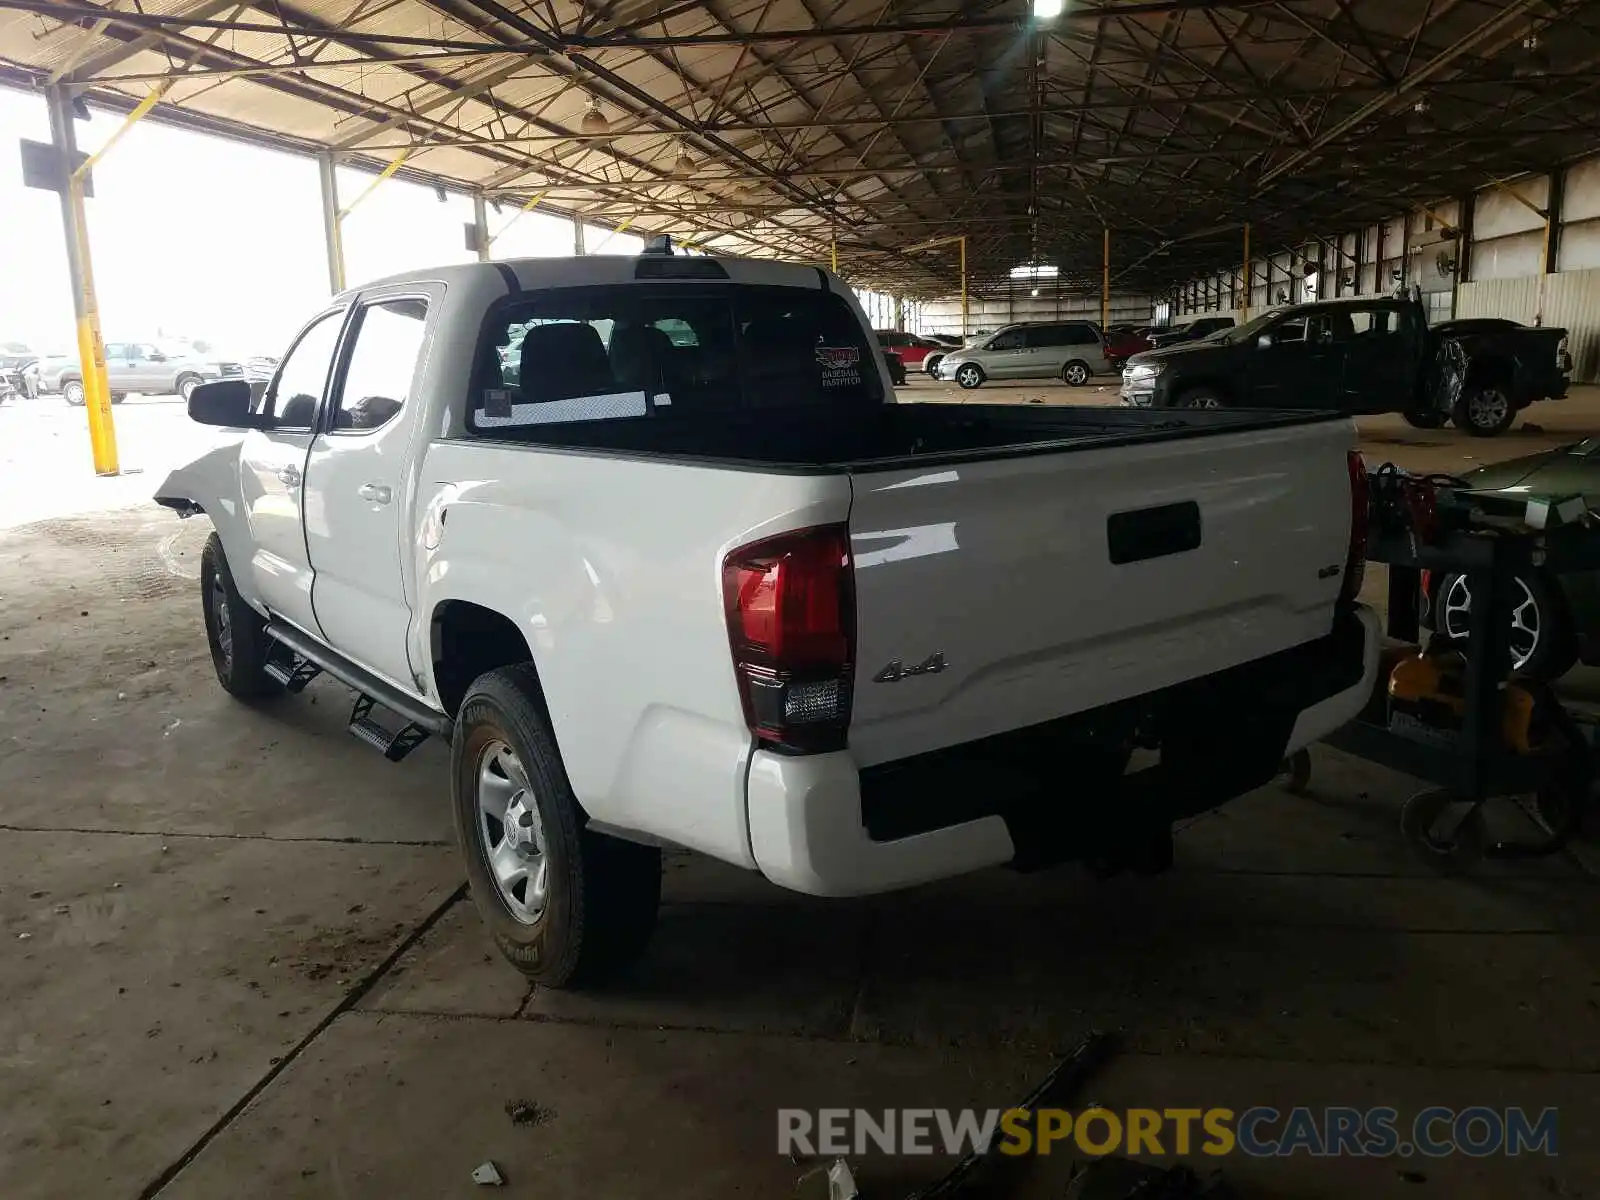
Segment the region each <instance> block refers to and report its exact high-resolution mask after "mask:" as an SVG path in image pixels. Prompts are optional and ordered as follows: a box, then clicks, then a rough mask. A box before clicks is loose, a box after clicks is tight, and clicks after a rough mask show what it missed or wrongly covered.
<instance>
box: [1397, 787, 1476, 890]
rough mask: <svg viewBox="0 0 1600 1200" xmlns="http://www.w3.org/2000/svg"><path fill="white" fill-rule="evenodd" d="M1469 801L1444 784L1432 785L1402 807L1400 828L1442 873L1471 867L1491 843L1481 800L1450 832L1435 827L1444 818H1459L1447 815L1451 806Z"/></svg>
mask: <svg viewBox="0 0 1600 1200" xmlns="http://www.w3.org/2000/svg"><path fill="white" fill-rule="evenodd" d="M1466 803H1468V802H1467V801H1465V800H1458V799H1456V797H1455V796H1454V794H1453V793H1451V792H1449V791H1447V790H1445V789H1444V788H1433V789H1431V790H1430V791H1426V792H1418V793H1417V794H1416V795H1415V796H1413V797H1411V799H1409V800H1407V801H1406V803H1405V807H1403V808H1402V809H1401V810H1400V832H1401V833H1402V834H1403V835H1404V836H1405V839H1406V843H1407V844H1408V845H1409V846H1410V847H1411V851H1412V853H1413V854H1415V855H1416V856H1417V858H1418V859H1420V860H1421V861H1422V862H1423V863H1425V864H1426V865H1427V866H1429V867H1431V868H1432V869H1433V870H1435V871H1437V872H1439V873H1440V874H1441V875H1459V874H1461V873H1462V872H1463V871H1468V870H1471V869H1472V868H1473V867H1474V866H1476V865H1477V864H1478V862H1479V861H1480V860H1481V859H1482V858H1483V852H1484V848H1485V847H1486V846H1487V845H1488V841H1489V828H1488V823H1487V822H1486V821H1485V820H1484V818H1483V805H1482V804H1474V805H1473V806H1472V808H1471V809H1470V810H1469V811H1468V812H1467V813H1466V815H1465V816H1463V817H1461V818H1460V819H1459V821H1458V822H1457V823H1456V825H1455V828H1454V829H1453V830H1450V832H1449V833H1448V834H1441V833H1439V832H1438V831H1436V830H1435V828H1434V827H1435V826H1436V825H1437V824H1439V822H1440V819H1441V818H1444V820H1445V822H1446V824H1448V823H1449V822H1450V821H1453V820H1455V819H1456V818H1455V817H1454V815H1453V814H1450V815H1447V813H1448V810H1449V809H1451V808H1452V807H1455V806H1458V805H1461V804H1466Z"/></svg>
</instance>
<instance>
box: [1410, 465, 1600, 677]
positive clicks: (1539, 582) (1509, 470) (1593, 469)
mask: <svg viewBox="0 0 1600 1200" xmlns="http://www.w3.org/2000/svg"><path fill="white" fill-rule="evenodd" d="M1462 479H1463V481H1464V482H1465V483H1467V484H1468V485H1469V486H1470V487H1472V488H1474V489H1478V490H1484V491H1488V490H1493V491H1502V490H1505V489H1509V488H1515V489H1516V495H1517V498H1518V499H1519V500H1521V499H1527V500H1535V499H1539V498H1541V497H1548V498H1550V499H1564V498H1566V497H1568V496H1582V497H1583V498H1584V500H1585V501H1586V502H1587V504H1588V506H1589V508H1590V510H1591V511H1600V438H1588V439H1587V440H1585V441H1581V442H1577V443H1575V444H1573V445H1570V446H1562V447H1560V448H1559V449H1556V450H1547V451H1545V452H1543V453H1541V454H1529V455H1525V456H1523V457H1522V458H1513V459H1510V460H1508V461H1506V462H1501V463H1494V464H1493V465H1491V466H1487V467H1479V468H1478V469H1477V470H1476V471H1471V472H1469V473H1467V474H1466V475H1464V476H1462ZM1422 594H1423V600H1424V607H1423V616H1424V621H1425V623H1426V624H1427V625H1428V626H1429V627H1430V628H1432V629H1435V630H1437V631H1438V632H1440V633H1442V634H1444V635H1445V636H1446V637H1448V638H1450V640H1452V641H1463V642H1464V641H1466V638H1467V631H1468V628H1469V623H1470V620H1471V614H1472V589H1471V587H1470V586H1469V585H1468V583H1467V578H1466V576H1464V575H1455V574H1437V573H1431V572H1424V573H1423V577H1422ZM1512 603H1513V606H1514V607H1513V609H1512V617H1511V654H1512V664H1513V666H1514V667H1515V669H1516V670H1518V671H1520V672H1522V673H1523V674H1524V675H1529V676H1532V677H1533V678H1535V679H1555V678H1557V677H1559V676H1561V675H1563V674H1565V673H1566V672H1567V671H1568V670H1569V669H1570V668H1571V667H1572V665H1573V663H1575V662H1578V661H1582V662H1584V663H1588V664H1591V665H1596V664H1600V573H1597V572H1584V571H1579V572H1574V573H1571V574H1560V575H1554V574H1547V573H1545V572H1543V571H1539V570H1534V571H1532V572H1530V573H1528V574H1527V575H1524V576H1520V577H1518V579H1517V584H1516V590H1515V597H1514V599H1513V601H1512Z"/></svg>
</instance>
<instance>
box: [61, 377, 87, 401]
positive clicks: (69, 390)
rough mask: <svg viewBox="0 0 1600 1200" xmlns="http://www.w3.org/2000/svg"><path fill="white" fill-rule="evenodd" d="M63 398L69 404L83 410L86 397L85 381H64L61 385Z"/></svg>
mask: <svg viewBox="0 0 1600 1200" xmlns="http://www.w3.org/2000/svg"><path fill="white" fill-rule="evenodd" d="M61 396H62V398H63V399H64V400H66V402H67V403H68V404H71V405H73V406H74V407H77V408H82V407H83V401H84V396H85V392H84V390H83V380H81V379H68V380H66V381H64V382H63V383H62V385H61Z"/></svg>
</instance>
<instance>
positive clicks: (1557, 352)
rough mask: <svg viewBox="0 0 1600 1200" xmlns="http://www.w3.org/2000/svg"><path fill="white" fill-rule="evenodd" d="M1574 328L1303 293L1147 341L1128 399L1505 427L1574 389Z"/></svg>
mask: <svg viewBox="0 0 1600 1200" xmlns="http://www.w3.org/2000/svg"><path fill="white" fill-rule="evenodd" d="M1566 337H1567V331H1566V330H1564V329H1550V328H1544V327H1530V326H1526V325H1518V324H1517V323H1516V322H1515V321H1502V320H1491V319H1483V320H1461V321H1447V322H1444V323H1443V324H1440V325H1436V326H1434V327H1433V328H1431V329H1430V328H1429V327H1428V323H1427V315H1426V312H1425V310H1424V309H1423V307H1422V305H1421V304H1420V303H1419V302H1418V300H1417V299H1416V298H1415V297H1413V298H1411V299H1404V298H1398V297H1397V298H1383V297H1376V296H1374V297H1364V298H1361V299H1354V300H1333V301H1327V302H1324V303H1319V304H1301V305H1296V306H1294V307H1292V308H1284V309H1279V310H1277V311H1274V312H1269V313H1266V314H1263V315H1262V316H1259V317H1257V318H1256V319H1255V320H1253V321H1250V322H1248V323H1246V324H1244V325H1240V326H1238V327H1237V328H1234V329H1230V330H1227V331H1226V332H1223V333H1219V334H1216V335H1214V336H1212V337H1210V338H1208V339H1206V340H1205V341H1201V342H1187V343H1184V344H1181V345H1177V346H1170V347H1165V348H1161V349H1155V350H1147V351H1145V352H1144V353H1142V354H1136V355H1134V356H1133V357H1132V358H1131V359H1129V360H1128V365H1127V367H1126V368H1125V369H1124V370H1123V372H1122V402H1123V403H1124V404H1134V405H1139V406H1141V407H1147V406H1152V405H1153V406H1156V407H1161V408H1222V407H1227V408H1235V407H1237V408H1314V409H1336V410H1338V411H1341V412H1347V413H1380V412H1399V413H1403V414H1404V415H1405V417H1406V419H1407V420H1408V421H1410V422H1411V423H1412V424H1413V425H1415V426H1418V427H1419V428H1424V429H1436V428H1438V427H1439V426H1441V425H1443V424H1444V422H1445V421H1446V420H1453V421H1454V422H1455V424H1456V427H1457V428H1458V429H1463V430H1465V431H1466V432H1468V433H1471V434H1475V435H1477V436H1479V437H1493V436H1494V435H1495V434H1498V433H1503V432H1504V431H1505V430H1506V429H1508V428H1509V427H1510V425H1511V422H1512V421H1513V420H1514V419H1515V418H1516V415H1517V413H1518V412H1519V411H1520V410H1521V409H1524V408H1526V407H1527V406H1528V405H1530V404H1532V403H1533V402H1534V401H1535V400H1544V399H1552V400H1559V399H1561V398H1562V397H1564V396H1565V395H1566V394H1567V386H1568V379H1569V376H1570V374H1571V371H1572V359H1571V356H1570V355H1568V353H1567V350H1566Z"/></svg>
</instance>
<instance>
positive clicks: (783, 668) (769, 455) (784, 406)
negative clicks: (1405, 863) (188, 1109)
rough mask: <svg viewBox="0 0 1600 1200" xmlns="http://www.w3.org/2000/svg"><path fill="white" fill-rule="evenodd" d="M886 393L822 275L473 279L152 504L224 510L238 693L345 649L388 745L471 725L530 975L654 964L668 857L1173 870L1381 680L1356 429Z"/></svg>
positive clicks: (392, 752) (213, 564)
mask: <svg viewBox="0 0 1600 1200" xmlns="http://www.w3.org/2000/svg"><path fill="white" fill-rule="evenodd" d="M892 397H893V393H892V392H891V390H890V387H889V382H888V380H887V378H886V377H885V375H884V370H883V365H882V363H881V361H880V359H879V357H878V355H877V353H876V349H875V343H874V340H873V335H872V331H871V329H870V327H869V326H868V325H867V323H866V321H865V320H864V318H863V316H862V313H861V310H860V308H859V307H858V305H857V304H856V302H855V300H854V299H853V297H852V295H851V292H850V289H849V288H848V287H847V286H846V285H845V284H843V283H842V282H841V281H840V280H838V279H837V278H836V277H834V276H832V275H830V274H828V273H827V272H825V271H822V270H818V269H814V268H810V267H801V266H793V265H786V264H780V263H773V262H762V261H752V260H741V259H718V258H704V257H685V256H682V255H674V254H672V253H671V249H670V246H667V247H664V248H663V247H652V250H651V252H647V253H646V254H644V255H642V256H640V257H639V258H637V259H632V258H620V257H595V258H577V259H571V260H562V259H537V260H528V261H521V262H504V263H492V264H473V265H468V266H452V267H445V268H440V269H438V270H435V271H422V272H414V273H411V274H407V275H404V276H399V277H396V278H393V279H388V280H384V281H382V282H379V283H375V284H372V285H371V286H368V287H364V288H361V289H359V290H355V291H351V292H347V293H346V294H344V295H341V296H339V297H337V298H336V299H334V300H333V301H331V302H330V303H329V304H328V306H327V307H326V308H325V309H324V310H323V311H322V312H320V313H318V314H317V315H316V316H315V317H314V318H313V319H312V320H311V321H310V323H309V324H307V325H306V326H305V328H304V330H303V331H302V332H301V333H300V335H299V336H298V338H297V339H296V340H295V342H294V343H293V344H292V345H291V346H290V348H289V350H288V352H287V354H286V355H285V357H284V358H283V360H282V362H281V363H280V365H279V366H278V369H277V372H276V375H275V376H274V378H273V381H272V383H271V385H270V386H269V387H268V388H267V389H266V391H265V393H264V394H261V395H259V396H258V397H257V398H256V399H255V400H252V399H251V389H250V387H249V385H248V383H246V382H244V381H222V382H218V383H211V384H207V385H205V386H204V387H202V388H199V389H197V390H196V392H195V393H194V395H193V396H192V397H191V399H190V403H189V413H190V415H191V416H192V417H193V418H194V419H195V420H198V421H202V422H205V423H207V424H211V425H220V426H226V427H237V428H240V429H242V430H244V431H245V432H244V433H243V435H242V438H241V439H240V440H238V441H237V442H233V443H231V444H228V445H226V446H224V447H222V448H220V449H217V450H215V451H213V452H211V453H209V454H207V455H206V456H204V457H203V458H201V459H199V460H198V461H196V462H195V463H193V464H192V465H190V466H188V467H185V468H183V469H181V470H178V471H176V472H174V473H173V474H172V475H171V477H170V478H168V479H167V480H166V482H165V483H164V484H163V485H162V487H161V489H160V491H159V493H158V494H157V497H156V498H157V500H159V501H160V502H161V503H162V504H165V505H168V506H169V507H171V508H174V509H176V510H177V511H178V512H179V513H180V514H182V515H190V514H194V513H199V512H204V513H205V514H207V515H208V516H209V517H210V519H211V521H212V523H213V524H214V525H215V528H216V532H215V534H214V535H213V537H212V538H211V540H210V542H209V543H208V545H207V547H206V551H205V555H204V560H203V566H202V580H201V596H202V600H203V604H204V615H205V624H206V632H207V635H208V637H209V639H210V645H211V651H212V657H213V660H214V662H215V665H216V671H217V676H218V678H219V679H220V680H221V683H222V685H223V687H225V688H226V689H227V690H228V691H229V692H231V693H233V694H234V695H235V696H239V697H244V698H257V697H262V696H265V695H267V694H269V693H271V692H274V691H281V690H284V689H287V690H290V691H295V690H298V689H299V688H301V687H303V686H304V685H305V683H306V682H307V681H308V680H309V679H310V678H311V677H312V676H313V675H315V674H316V673H317V672H318V671H325V672H328V673H329V674H331V675H333V676H335V677H337V678H338V679H340V680H342V681H343V682H344V683H346V684H348V685H350V686H351V687H352V688H354V689H355V691H356V692H357V694H358V699H357V701H356V705H355V711H354V713H353V715H352V719H351V730H352V732H353V733H355V734H357V735H358V736H360V737H361V738H362V739H363V740H366V741H368V742H371V743H372V744H374V745H375V746H376V747H378V748H379V749H381V750H383V751H385V752H386V753H387V754H388V756H389V757H390V758H392V759H398V758H399V757H401V756H402V755H403V754H404V753H405V752H406V751H407V750H409V749H410V748H411V747H412V746H414V745H415V744H416V743H417V742H419V741H420V740H422V739H423V738H424V737H426V736H428V735H439V736H442V737H446V738H448V739H449V740H450V743H451V761H452V779H453V795H454V807H455V818H456V826H457V830H458V834H459V839H460V844H461V849H462V852H463V855H464V859H465V864H466V869H467V872H468V875H469V877H470V880H471V884H472V891H473V895H474V898H475V901H476V903H477V906H478V908H479V910H480V912H481V914H482V916H483V918H484V920H485V921H486V923H487V925H488V927H489V929H490V931H491V933H492V934H493V936H494V939H495V941H496V942H497V943H498V945H499V946H500V948H501V949H502V951H503V952H504V953H505V955H506V956H507V957H508V958H509V959H510V960H511V961H512V962H513V963H515V964H516V965H517V966H518V967H519V968H521V969H522V970H523V971H525V972H526V973H528V974H529V975H530V976H532V977H533V978H534V979H536V980H538V981H540V982H542V983H545V984H548V985H556V986H560V985H565V984H575V983H577V982H580V981H582V980H585V979H592V978H596V977H598V976H600V975H601V974H603V973H605V972H606V971H608V970H611V969H614V968H616V967H618V966H620V965H622V964H623V963H624V962H625V961H626V960H628V959H629V958H630V957H631V956H633V955H635V954H637V953H638V952H639V951H640V950H641V949H642V948H643V946H644V944H645V941H646V940H647V938H648V936H649V933H650V930H651V928H652V926H653V924H654V921H655V915H656V907H657V902H658V898H659V893H660V848H661V847H663V846H668V847H686V848H688V849H691V850H695V851H699V852H701V853H704V854H709V855H711V856H713V857H715V858H718V859H721V860H723V861H725V862H729V863H733V864H735V865H737V866H741V867H745V868H748V869H751V870H755V871H760V872H761V873H762V874H763V875H765V876H766V877H767V878H768V879H770V880H772V881H773V882H775V883H777V884H780V885H782V886H784V887H787V888H793V889H797V890H799V891H802V892H808V893H812V894H815V895H826V896H844V895H854V894H863V893H870V892H877V891H883V890H887V889H892V888H902V887H907V886H909V885H913V884H918V883H922V882H925V881H928V880H933V879H939V878H941V877H945V876H951V875H955V874H958V873H961V872H966V871H973V870H977V869H979V868H982V867H988V866H993V865H997V864H1005V863H1011V864H1014V865H1017V866H1023V867H1027V866H1033V865H1042V864H1047V863H1052V862H1059V861H1062V860H1065V859H1072V858H1078V859H1090V860H1096V861H1099V862H1101V863H1107V864H1112V865H1114V864H1116V863H1117V862H1119V861H1120V862H1122V863H1123V864H1124V865H1128V864H1134V865H1141V866H1159V865H1161V863H1160V859H1161V857H1162V856H1163V855H1166V856H1170V847H1171V841H1170V838H1171V834H1170V830H1171V826H1172V822H1173V821H1174V820H1176V819H1178V818H1180V817H1183V816H1186V815H1189V814H1193V813H1196V812H1200V811H1202V810H1205V809H1209V808H1212V807H1215V806H1216V805H1218V804H1221V803H1223V802H1225V801H1227V800H1229V799H1231V798H1233V797H1235V796H1238V795H1240V794H1242V793H1243V792H1246V791H1248V790H1250V789H1252V788H1255V787H1258V786H1260V785H1261V784H1263V783H1265V782H1267V781H1268V780H1270V779H1271V778H1272V777H1273V776H1274V774H1275V773H1276V772H1277V770H1278V768H1279V765H1280V762H1281V760H1282V759H1283V758H1284V757H1285V756H1286V754H1288V753H1289V752H1291V751H1293V750H1295V749H1298V748H1299V747H1301V746H1304V745H1306V744H1308V743H1310V742H1312V741H1315V740H1316V739H1318V738H1320V737H1322V736H1323V735H1325V734H1327V733H1328V732H1330V731H1331V730H1333V729H1335V728H1337V727H1338V726H1340V725H1342V724H1344V723H1345V722H1346V721H1347V720H1349V719H1350V718H1351V717H1352V716H1353V715H1354V714H1355V713H1356V712H1357V711H1358V710H1359V709H1360V708H1361V707H1362V705H1363V704H1364V702H1365V701H1366V699H1367V697H1368V695H1369V692H1370V690H1371V687H1372V683H1373V679H1374V674H1375V671H1376V658H1377V624H1376V622H1375V620H1374V618H1373V615H1372V614H1371V612H1370V611H1368V610H1366V609H1365V608H1363V607H1361V606H1359V605H1358V604H1356V602H1355V596H1356V591H1357V589H1358V587H1359V583H1360V569H1361V564H1362V561H1363V554H1362V551H1363V539H1364V536H1365V534H1364V530H1365V514H1366V487H1365V473H1364V471H1363V470H1362V469H1361V465H1360V463H1361V460H1360V458H1359V456H1358V455H1357V454H1356V453H1355V450H1354V443H1355V433H1354V429H1353V427H1352V425H1351V424H1350V422H1349V421H1348V420H1343V419H1339V418H1336V417H1331V416H1325V415H1321V414H1315V413H1305V412H1299V413H1274V412H1261V411H1253V412H1236V411H1217V412H1199V411H1196V412H1188V411H1184V412H1177V411H1174V412H1168V411H1161V412H1150V411H1142V410H1130V409H1126V408H1076V407H1074V408H1044V407H1023V406H1007V405H949V404H903V403H894V402H893V399H892ZM380 718H381V719H380ZM1136 747H1143V748H1145V749H1146V750H1157V751H1158V752H1159V755H1158V758H1157V759H1156V760H1155V761H1154V765H1151V766H1148V767H1146V768H1144V769H1142V770H1138V771H1130V770H1129V763H1130V757H1131V754H1132V752H1133V750H1134V749H1135V748H1136ZM1152 856H1153V857H1152Z"/></svg>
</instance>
